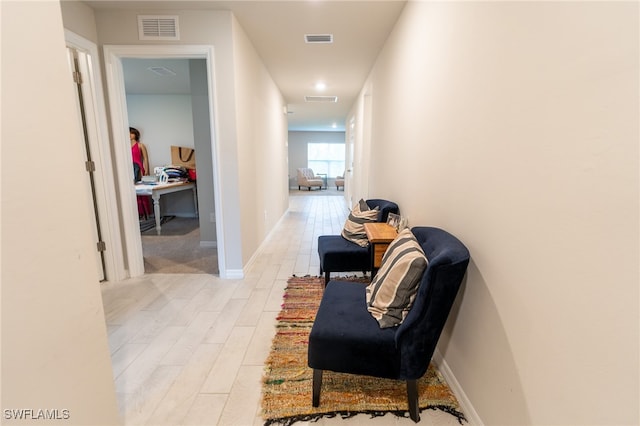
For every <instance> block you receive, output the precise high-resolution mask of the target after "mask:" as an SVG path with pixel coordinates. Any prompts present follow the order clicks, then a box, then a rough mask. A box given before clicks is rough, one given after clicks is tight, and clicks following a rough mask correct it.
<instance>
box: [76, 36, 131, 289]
mask: <svg viewBox="0 0 640 426" xmlns="http://www.w3.org/2000/svg"><path fill="white" fill-rule="evenodd" d="M65 43H66V46H67V47H70V48H73V49H75V50H76V51H78V52H80V53H82V54H83V56H84V57H85V58H86V59H87V61H86V63H83V65H86V69H85V70H83V71H84V72H83V77H82V78H83V79H84V83H86V84H84V83H83V84H82V91H83V97H84V106H85V116H86V124H87V133H88V137H89V147H90V149H91V152H92V160H93V162H94V163H95V169H96V170H95V173H94V179H95V189H96V203H97V209H98V215H99V217H100V229H101V233H102V238H103V241H104V243H105V245H106V250H105V252H104V256H105V269H106V271H105V272H106V281H120V280H123V279H125V278H126V277H127V273H126V270H125V266H124V257H123V251H122V243H121V238H120V233H119V229H120V215H119V212H118V207H117V206H118V202H117V196H116V192H115V188H114V186H113V182H114V180H113V178H114V177H113V164H112V162H111V148H110V146H109V131H108V124H107V114H106V110H105V105H106V103H105V99H104V92H103V88H102V76H101V74H100V57H99V54H98V47H97V46H96V44H95V43H93V42H92V41H90V40H87V39H86V38H84V37H82V36H80V35H78V34H76V33H74V32H72V31H69V30H67V29H65ZM70 81H71V79H70ZM78 119H79V120H80V117H78Z"/></svg>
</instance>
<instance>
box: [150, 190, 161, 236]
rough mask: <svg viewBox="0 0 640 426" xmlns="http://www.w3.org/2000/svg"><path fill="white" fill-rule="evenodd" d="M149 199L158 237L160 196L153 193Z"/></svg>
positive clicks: (159, 228) (159, 229)
mask: <svg viewBox="0 0 640 426" xmlns="http://www.w3.org/2000/svg"><path fill="white" fill-rule="evenodd" d="M151 198H152V199H153V214H154V215H155V217H156V232H157V233H158V235H160V231H161V229H162V228H161V227H160V220H161V217H160V194H158V193H157V192H154V193H153V195H152V196H151Z"/></svg>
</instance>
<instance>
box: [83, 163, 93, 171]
mask: <svg viewBox="0 0 640 426" xmlns="http://www.w3.org/2000/svg"><path fill="white" fill-rule="evenodd" d="M84 166H85V168H86V169H87V171H88V172H95V171H96V163H94V162H93V161H85V163H84Z"/></svg>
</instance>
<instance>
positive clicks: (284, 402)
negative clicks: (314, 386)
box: [262, 276, 466, 426]
mask: <svg viewBox="0 0 640 426" xmlns="http://www.w3.org/2000/svg"><path fill="white" fill-rule="evenodd" d="M341 279H342V278H341ZM349 280H358V281H361V280H362V279H361V278H360V279H358V278H351V279H349ZM323 283H324V278H322V277H295V276H294V277H292V278H290V279H289V281H288V282H287V288H286V289H285V294H284V303H283V305H282V310H281V311H280V314H279V316H278V318H277V319H278V324H277V332H276V336H275V337H274V339H273V344H272V347H271V352H270V354H269V356H268V358H267V360H266V362H265V375H264V377H263V381H262V417H263V419H264V420H265V426H269V425H273V424H277V425H287V426H288V425H291V424H293V423H295V422H297V421H312V420H316V419H319V418H321V417H324V416H327V417H335V416H338V415H339V416H342V417H343V418H349V417H352V416H355V415H357V414H360V413H366V414H369V415H371V416H372V417H375V416H384V415H385V414H387V413H392V414H395V415H397V416H399V417H408V411H407V393H406V392H407V388H406V383H405V382H404V381H400V380H389V379H380V378H375V377H368V376H358V375H352V374H341V373H334V372H332V371H325V372H324V375H323V380H322V402H321V404H320V407H313V406H312V405H311V383H312V376H313V370H312V369H311V368H309V367H308V366H307V344H308V339H309V333H310V332H311V326H312V325H313V320H314V318H315V315H316V311H317V310H318V306H319V304H320V299H322V292H323V288H324V286H323ZM418 393H419V406H420V411H422V410H424V409H432V410H442V411H445V412H447V413H450V414H451V415H453V416H455V417H456V418H457V419H458V421H459V422H460V424H462V422H463V421H465V420H466V419H465V417H464V414H462V412H461V411H460V407H459V405H458V401H457V400H456V398H455V396H454V395H453V393H452V392H451V389H450V388H449V386H448V385H447V383H446V382H445V381H444V378H443V377H442V376H441V374H440V373H439V372H438V370H437V369H436V368H435V366H434V365H433V363H432V364H431V365H430V366H429V369H428V370H427V372H426V373H425V375H424V377H422V378H421V379H420V380H419V381H418Z"/></svg>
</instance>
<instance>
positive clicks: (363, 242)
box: [341, 200, 379, 247]
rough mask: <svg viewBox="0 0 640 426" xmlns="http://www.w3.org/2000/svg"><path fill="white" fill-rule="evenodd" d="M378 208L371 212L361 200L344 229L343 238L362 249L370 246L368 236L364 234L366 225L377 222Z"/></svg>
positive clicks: (354, 207)
mask: <svg viewBox="0 0 640 426" xmlns="http://www.w3.org/2000/svg"><path fill="white" fill-rule="evenodd" d="M378 210H379V209H378V207H376V208H375V209H373V210H371V209H370V208H369V205H368V204H367V203H366V201H364V200H360V201H359V202H357V203H356V205H355V206H353V209H351V212H350V213H349V217H348V218H347V221H346V222H345V223H344V227H343V228H342V234H341V235H342V236H343V237H344V238H346V239H347V240H349V241H351V242H352V243H356V244H358V245H359V246H360V247H366V246H368V245H369V240H368V239H367V234H366V233H365V232H364V224H365V223H367V222H377V220H378Z"/></svg>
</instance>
